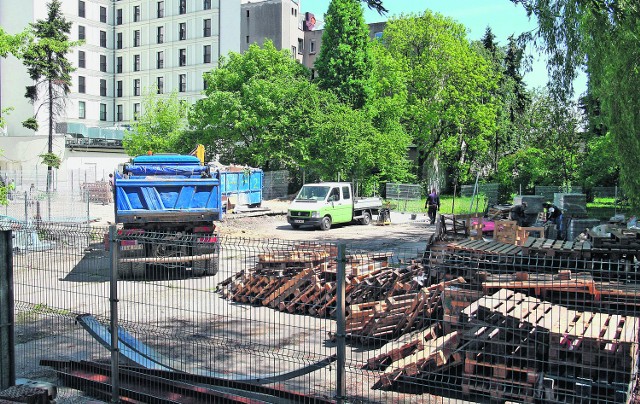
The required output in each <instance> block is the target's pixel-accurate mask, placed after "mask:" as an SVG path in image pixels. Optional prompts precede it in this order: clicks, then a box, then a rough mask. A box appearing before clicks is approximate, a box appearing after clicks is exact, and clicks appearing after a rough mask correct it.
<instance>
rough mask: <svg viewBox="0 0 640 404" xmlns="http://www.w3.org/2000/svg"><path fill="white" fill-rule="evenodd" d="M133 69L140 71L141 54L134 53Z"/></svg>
mask: <svg viewBox="0 0 640 404" xmlns="http://www.w3.org/2000/svg"><path fill="white" fill-rule="evenodd" d="M133 71H134V72H139V71H140V55H133Z"/></svg>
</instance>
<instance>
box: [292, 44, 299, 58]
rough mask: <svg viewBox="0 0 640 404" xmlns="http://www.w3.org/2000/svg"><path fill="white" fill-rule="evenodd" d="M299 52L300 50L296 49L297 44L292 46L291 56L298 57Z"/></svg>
mask: <svg viewBox="0 0 640 404" xmlns="http://www.w3.org/2000/svg"><path fill="white" fill-rule="evenodd" d="M297 52H298V50H297V49H296V47H295V46H292V47H291V57H294V58H295V57H296V53H297Z"/></svg>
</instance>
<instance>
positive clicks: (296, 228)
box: [291, 224, 300, 230]
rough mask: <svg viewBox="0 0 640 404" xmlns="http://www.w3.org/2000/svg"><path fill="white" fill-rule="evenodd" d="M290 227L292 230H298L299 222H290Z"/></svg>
mask: <svg viewBox="0 0 640 404" xmlns="http://www.w3.org/2000/svg"><path fill="white" fill-rule="evenodd" d="M291 228H292V229H293V230H298V229H299V228H300V225H299V224H292V225H291Z"/></svg>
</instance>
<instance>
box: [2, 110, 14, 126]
mask: <svg viewBox="0 0 640 404" xmlns="http://www.w3.org/2000/svg"><path fill="white" fill-rule="evenodd" d="M11 111H13V107H7V108H4V109H2V110H0V129H2V128H4V127H5V126H6V125H7V121H6V119H5V117H6V116H7V115H9V114H10V113H11Z"/></svg>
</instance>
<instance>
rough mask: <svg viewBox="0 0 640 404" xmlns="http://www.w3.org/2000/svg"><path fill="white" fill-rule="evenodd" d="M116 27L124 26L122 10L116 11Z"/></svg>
mask: <svg viewBox="0 0 640 404" xmlns="http://www.w3.org/2000/svg"><path fill="white" fill-rule="evenodd" d="M116 25H122V9H121V8H119V9H117V10H116Z"/></svg>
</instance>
